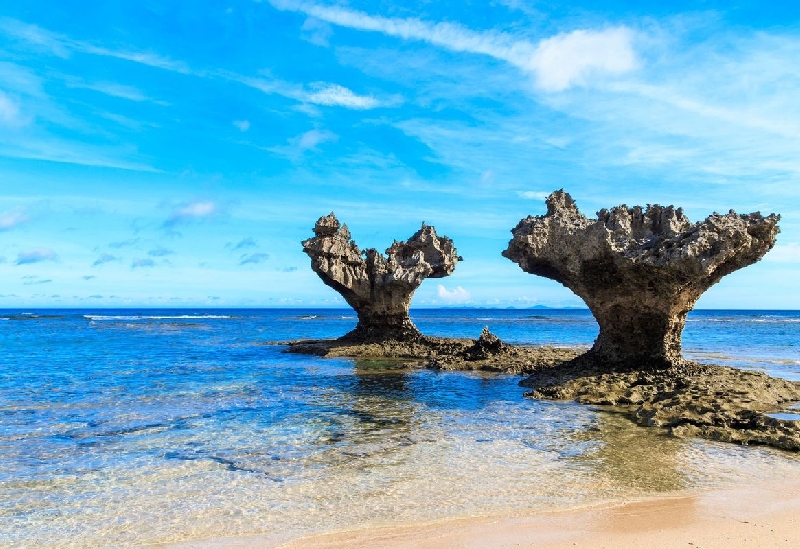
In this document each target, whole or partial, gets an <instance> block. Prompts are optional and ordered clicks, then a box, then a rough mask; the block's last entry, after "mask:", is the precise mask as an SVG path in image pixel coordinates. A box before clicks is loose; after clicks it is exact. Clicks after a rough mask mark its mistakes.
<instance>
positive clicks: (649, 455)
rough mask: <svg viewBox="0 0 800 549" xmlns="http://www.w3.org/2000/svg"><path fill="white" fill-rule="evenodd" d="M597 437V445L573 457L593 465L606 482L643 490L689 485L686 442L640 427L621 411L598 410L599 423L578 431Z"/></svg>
mask: <svg viewBox="0 0 800 549" xmlns="http://www.w3.org/2000/svg"><path fill="white" fill-rule="evenodd" d="M575 436H576V438H577V439H579V440H580V439H583V440H585V441H594V442H595V443H596V446H595V449H594V450H592V451H587V452H583V453H580V454H578V455H575V456H574V457H573V459H574V460H575V461H578V462H581V463H582V464H585V465H586V466H588V467H590V468H592V469H593V470H594V472H595V474H596V475H597V477H598V481H599V482H601V483H603V484H606V483H607V484H611V485H613V486H616V487H619V488H626V489H632V490H635V491H637V492H638V491H642V492H645V493H646V492H672V491H675V490H680V489H683V488H686V487H687V486H688V485H689V482H688V479H687V478H686V476H685V475H684V474H683V473H682V467H681V464H682V462H683V460H682V457H681V453H682V451H683V450H684V449H685V446H686V442H685V441H684V440H682V439H679V438H675V437H671V436H668V435H666V434H664V433H663V432H661V431H659V430H656V429H648V428H645V427H640V426H638V425H636V424H635V423H633V422H632V421H631V420H629V419H628V418H626V417H625V416H623V415H622V414H619V413H614V412H598V414H597V423H596V427H595V428H593V429H589V430H586V431H579V432H576V434H575Z"/></svg>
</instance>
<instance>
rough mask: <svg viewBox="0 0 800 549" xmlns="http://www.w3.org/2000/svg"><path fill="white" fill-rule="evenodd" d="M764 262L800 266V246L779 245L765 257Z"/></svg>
mask: <svg viewBox="0 0 800 549" xmlns="http://www.w3.org/2000/svg"><path fill="white" fill-rule="evenodd" d="M764 261H772V262H774V263H797V264H800V244H798V243H797V242H788V243H786V244H781V243H778V244H776V245H775V247H774V248H773V249H772V250H770V251H769V252H768V253H767V255H765V256H764Z"/></svg>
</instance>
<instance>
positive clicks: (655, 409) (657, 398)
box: [520, 356, 800, 452]
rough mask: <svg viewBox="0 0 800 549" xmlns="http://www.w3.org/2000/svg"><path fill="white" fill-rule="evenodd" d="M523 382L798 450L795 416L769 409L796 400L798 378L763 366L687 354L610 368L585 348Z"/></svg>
mask: <svg viewBox="0 0 800 549" xmlns="http://www.w3.org/2000/svg"><path fill="white" fill-rule="evenodd" d="M520 385H522V386H524V387H530V388H532V389H533V390H532V391H531V392H529V393H526V396H529V397H533V398H545V399H555V400H575V401H577V402H580V403H583V404H594V405H604V406H612V407H613V409H614V410H615V411H619V412H623V413H625V414H627V415H628V416H629V417H631V419H633V420H634V421H635V422H636V423H638V424H640V425H649V426H655V427H661V428H664V429H666V430H667V431H668V432H669V433H670V434H672V435H675V436H678V437H692V436H696V437H702V438H706V439H710V440H718V441H723V442H735V443H739V444H762V445H767V446H774V447H776V448H782V449H784V450H791V451H795V452H797V451H800V421H790V420H782V419H776V418H773V417H770V416H768V415H767V414H770V413H775V412H781V411H785V410H786V409H787V408H788V407H789V406H791V405H792V404H794V403H795V402H798V401H800V383H798V382H792V381H787V380H784V379H777V378H773V377H770V376H768V375H766V374H764V373H761V372H752V371H747V370H738V369H735V368H728V367H724V366H715V365H705V364H697V363H693V362H688V361H685V362H683V363H682V364H680V365H677V366H673V367H670V368H665V369H659V370H652V369H649V370H646V371H642V370H639V371H636V370H629V371H609V370H607V369H606V368H605V367H603V366H602V365H599V366H592V364H591V363H589V361H588V360H587V358H586V357H585V356H582V357H579V358H578V359H576V360H573V361H570V362H566V363H562V364H559V365H555V366H553V367H550V368H542V369H539V370H537V371H536V372H534V373H533V374H532V375H531V376H530V377H528V378H526V379H525V380H523V381H522V382H520Z"/></svg>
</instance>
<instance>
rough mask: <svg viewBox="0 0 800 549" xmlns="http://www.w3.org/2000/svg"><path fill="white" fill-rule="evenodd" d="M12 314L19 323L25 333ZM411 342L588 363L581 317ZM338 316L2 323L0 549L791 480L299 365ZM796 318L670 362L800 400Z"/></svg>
mask: <svg viewBox="0 0 800 549" xmlns="http://www.w3.org/2000/svg"><path fill="white" fill-rule="evenodd" d="M24 313H32V314H24ZM412 316H413V317H414V320H415V322H416V323H417V325H418V326H419V327H420V329H421V330H422V331H423V332H426V333H429V334H432V335H446V336H470V337H475V336H477V334H478V333H479V332H480V330H481V328H482V327H483V326H484V325H489V326H490V328H491V329H492V330H493V331H494V332H495V333H497V334H498V335H499V336H500V337H501V338H503V339H505V340H508V341H511V342H515V343H547V344H562V345H585V346H588V345H590V344H591V342H592V340H593V339H594V337H595V335H596V333H597V326H596V324H595V323H594V320H593V319H592V317H591V316H590V315H589V313H588V312H587V311H583V310H566V311H556V310H547V309H544V310H489V309H481V310H463V309H447V310H419V311H415V312H413V313H412ZM354 324H355V316H354V314H353V313H352V311H349V310H317V311H304V310H263V311H259V310H231V311H218V310H214V311H185V310H182V311H166V310H165V311H152V310H146V311H130V310H125V311H108V310H101V311H0V353H2V356H3V359H2V363H3V368H2V370H0V546H4V547H5V546H19V547H22V546H49V547H73V546H75V547H80V546H92V547H102V546H129V545H132V544H145V543H163V542H169V541H180V540H186V539H195V538H207V537H219V536H227V535H237V534H247V533H268V534H274V535H275V537H274V539H276V540H277V539H282V538H287V537H291V536H293V535H297V534H302V533H310V532H315V531H327V530H332V529H341V528H349V527H355V526H363V525H369V524H375V525H377V524H392V523H401V522H408V521H412V520H417V521H420V520H433V519H439V518H447V517H457V516H472V515H481V514H494V513H500V512H502V513H509V512H525V511H530V510H536V509H551V508H553V507H572V506H578V505H585V504H587V503H591V502H594V501H598V500H602V499H608V498H621V497H625V498H629V497H640V496H647V495H652V494H654V493H663V492H672V491H676V490H682V489H687V488H696V487H705V486H720V485H726V484H734V483H738V482H740V481H743V480H747V481H748V482H751V481H753V480H754V479H755V480H757V479H759V478H764V479H766V478H772V477H780V476H782V475H794V476H797V475H798V474H800V459H798V457H797V456H795V455H791V454H786V453H783V452H779V451H773V450H768V449H759V448H742V447H737V446H733V445H724V444H714V443H709V442H703V441H682V440H677V439H672V438H669V437H665V436H663V435H661V434H660V432H658V431H657V430H653V429H642V428H638V427H636V426H634V425H632V424H631V423H630V422H628V421H626V420H625V419H624V418H621V417H619V416H616V415H614V414H609V413H606V412H603V411H598V410H594V409H591V408H589V407H585V406H581V405H577V404H574V403H559V402H540V401H535V400H530V399H524V398H522V392H523V391H522V389H520V388H519V387H518V385H517V383H518V381H519V378H517V377H513V376H498V375H487V374H477V373H444V372H433V371H426V370H407V369H404V368H402V367H400V366H399V365H398V364H396V363H393V362H391V361H353V360H348V359H319V358H315V357H306V356H299V355H288V354H284V353H282V352H281V350H282V347H280V346H275V345H267V344H266V343H268V342H270V341H276V340H277V341H280V340H288V339H298V338H322V337H335V336H337V335H341V334H343V333H345V332H346V331H347V330H349V329H351V328H352V327H353V326H354ZM798 342H800V313H797V312H785V311H781V312H752V311H745V312H736V311H705V312H704V311H700V312H695V313H693V314H692V315H691V316H690V322H689V323H688V325H687V329H686V333H685V336H684V343H685V347H686V353H687V355H689V356H691V357H693V358H697V359H701V360H708V361H712V362H717V363H729V364H732V365H737V366H741V367H747V368H759V369H765V370H767V371H769V372H770V373H772V374H773V375H782V376H784V377H789V378H794V379H800V349H799V348H798Z"/></svg>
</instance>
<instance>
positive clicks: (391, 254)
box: [303, 212, 461, 341]
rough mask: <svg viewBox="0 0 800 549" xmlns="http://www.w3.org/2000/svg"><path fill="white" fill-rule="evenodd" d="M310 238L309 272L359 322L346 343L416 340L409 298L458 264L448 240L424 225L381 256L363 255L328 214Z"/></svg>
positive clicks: (344, 227)
mask: <svg viewBox="0 0 800 549" xmlns="http://www.w3.org/2000/svg"><path fill="white" fill-rule="evenodd" d="M314 235H315V236H314V237H313V238H309V239H308V240H305V241H304V242H303V251H304V252H305V253H306V254H307V255H308V256H309V257H310V258H311V268H312V269H313V270H314V272H315V273H317V274H318V275H319V277H320V278H321V279H322V281H323V282H324V283H325V284H327V285H328V286H330V287H331V288H333V289H334V290H336V291H337V292H339V294H341V296H342V297H343V298H344V299H345V301H347V303H348V305H350V306H351V307H352V308H353V309H355V311H356V313H357V314H358V324H357V325H356V328H355V329H354V330H353V331H352V332H350V333H348V334H347V335H345V336H344V337H345V338H346V339H352V340H358V341H373V340H375V341H381V340H390V339H393V340H398V341H407V340H413V339H417V338H419V337H420V336H421V334H420V332H419V330H417V327H416V326H414V324H413V323H412V322H411V319H410V318H409V316H408V308H409V304H410V302H411V296H412V295H413V294H414V291H415V290H416V289H417V288H418V287H419V285H420V284H422V281H423V280H425V279H426V278H442V277H445V276H448V275H450V274H452V272H453V270H454V269H455V267H456V264H457V263H458V262H459V261H460V260H461V257H459V256H458V253H457V252H456V249H455V247H454V246H453V241H452V240H450V239H449V238H447V237H446V236H441V237H440V236H438V235H437V234H436V230H435V229H434V228H433V227H431V226H428V225H426V224H425V223H423V224H422V228H421V229H420V230H418V231H417V232H416V233H414V235H413V236H412V237H411V238H409V239H408V240H407V241H405V242H398V241H395V242H394V243H393V244H392V245H391V246H390V247H389V248H388V249H387V250H386V257H384V256H383V255H382V254H381V253H379V252H378V251H377V250H375V249H374V248H370V249H367V250H364V251H363V252H362V251H361V250H360V249H359V248H358V246H356V243H355V242H353V241H352V240H351V238H350V231H349V230H348V229H347V225H340V223H339V220H338V219H336V216H335V215H334V214H333V212H331V214H330V215H327V216H325V217H320V218H319V219H318V220H317V223H316V225H315V226H314Z"/></svg>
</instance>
